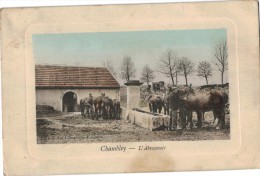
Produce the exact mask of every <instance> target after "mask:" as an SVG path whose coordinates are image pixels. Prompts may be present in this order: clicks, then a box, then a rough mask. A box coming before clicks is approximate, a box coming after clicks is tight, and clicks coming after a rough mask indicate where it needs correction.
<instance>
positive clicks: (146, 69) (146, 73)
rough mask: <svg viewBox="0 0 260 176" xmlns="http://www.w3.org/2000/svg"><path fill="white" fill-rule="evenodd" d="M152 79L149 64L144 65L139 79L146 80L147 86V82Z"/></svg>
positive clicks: (152, 75)
mask: <svg viewBox="0 0 260 176" xmlns="http://www.w3.org/2000/svg"><path fill="white" fill-rule="evenodd" d="M153 79H154V74H153V70H151V69H150V67H149V65H145V66H144V68H143V71H142V75H141V81H144V82H146V83H147V86H148V85H149V82H151V81H152V80H153Z"/></svg>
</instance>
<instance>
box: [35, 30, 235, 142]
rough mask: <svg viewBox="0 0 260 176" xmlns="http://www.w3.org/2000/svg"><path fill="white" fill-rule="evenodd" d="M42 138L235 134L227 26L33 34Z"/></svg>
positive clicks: (172, 137) (86, 139) (165, 137)
mask: <svg viewBox="0 0 260 176" xmlns="http://www.w3.org/2000/svg"><path fill="white" fill-rule="evenodd" d="M32 48H33V57H34V60H35V90H36V117H37V118H36V123H37V143H38V144H57V143H98V142H140V141H182V140H188V141H196V140H228V139H230V113H229V112H230V111H229V81H228V41H227V30H226V29H224V28H220V29H194V30H192V29H189V30H156V31H155V30H154V31H152V30H151V31H122V32H121V31H120V32H86V33H54V34H53V33H47V34H33V36H32Z"/></svg>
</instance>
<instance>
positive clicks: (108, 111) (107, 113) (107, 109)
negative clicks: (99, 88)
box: [101, 97, 114, 119]
mask: <svg viewBox="0 0 260 176" xmlns="http://www.w3.org/2000/svg"><path fill="white" fill-rule="evenodd" d="M101 107H102V108H103V118H104V119H112V117H113V110H114V107H113V101H112V99H111V98H109V97H102V106H101Z"/></svg>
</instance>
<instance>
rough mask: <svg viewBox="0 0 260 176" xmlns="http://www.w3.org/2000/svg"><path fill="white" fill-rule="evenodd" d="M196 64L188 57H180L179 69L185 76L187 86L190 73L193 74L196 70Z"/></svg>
mask: <svg viewBox="0 0 260 176" xmlns="http://www.w3.org/2000/svg"><path fill="white" fill-rule="evenodd" d="M194 66H195V64H194V63H193V62H192V61H191V60H190V59H189V58H187V57H183V58H181V59H180V61H179V63H178V69H179V70H180V75H182V76H184V77H185V81H186V86H187V85H188V75H192V73H193V72H194Z"/></svg>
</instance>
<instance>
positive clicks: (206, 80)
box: [205, 76, 209, 85]
mask: <svg viewBox="0 0 260 176" xmlns="http://www.w3.org/2000/svg"><path fill="white" fill-rule="evenodd" d="M205 78H206V83H207V85H209V83H208V77H207V76H205Z"/></svg>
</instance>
